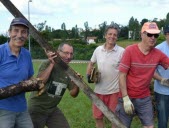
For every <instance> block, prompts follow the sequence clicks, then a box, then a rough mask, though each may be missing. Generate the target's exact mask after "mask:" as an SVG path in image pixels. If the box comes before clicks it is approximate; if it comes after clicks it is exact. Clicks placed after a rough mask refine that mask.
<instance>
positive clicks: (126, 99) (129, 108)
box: [123, 95, 134, 115]
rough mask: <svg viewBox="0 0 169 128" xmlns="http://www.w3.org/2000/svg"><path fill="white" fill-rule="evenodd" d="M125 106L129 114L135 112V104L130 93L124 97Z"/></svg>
mask: <svg viewBox="0 0 169 128" xmlns="http://www.w3.org/2000/svg"><path fill="white" fill-rule="evenodd" d="M123 107H124V111H125V112H126V114H128V115H132V114H134V106H133V104H132V102H131V100H130V98H129V97H128V95H127V96H124V97H123Z"/></svg>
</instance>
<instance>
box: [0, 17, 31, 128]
mask: <svg viewBox="0 0 169 128" xmlns="http://www.w3.org/2000/svg"><path fill="white" fill-rule="evenodd" d="M28 31H29V28H28V22H27V21H26V20H24V19H23V18H15V19H13V20H12V22H11V24H10V27H9V36H10V40H9V42H6V43H4V44H2V45H0V88H3V87H7V86H9V85H13V84H17V83H19V82H21V81H24V80H28V79H30V78H31V77H32V76H33V74H34V71H33V64H32V59H31V55H30V53H29V51H28V50H27V49H25V48H23V46H24V44H25V41H26V40H27V38H28V34H29V32H28ZM0 128H33V124H32V121H31V118H30V116H29V113H28V111H27V103H26V99H25V93H24V92H23V93H21V94H18V95H16V96H12V97H9V98H6V99H2V100H0Z"/></svg>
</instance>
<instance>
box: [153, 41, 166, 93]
mask: <svg viewBox="0 0 169 128" xmlns="http://www.w3.org/2000/svg"><path fill="white" fill-rule="evenodd" d="M156 48H157V49H159V50H161V51H162V52H163V53H164V54H166V55H167V56H168V57H169V44H168V43H167V42H166V41H164V42H162V43H161V44H159V45H157V46H156ZM157 72H158V74H159V75H160V76H162V77H163V78H169V70H165V69H164V68H163V67H162V66H158V67H157ZM154 91H155V92H157V93H159V94H163V95H169V87H166V86H164V85H161V84H160V81H157V80H155V81H154Z"/></svg>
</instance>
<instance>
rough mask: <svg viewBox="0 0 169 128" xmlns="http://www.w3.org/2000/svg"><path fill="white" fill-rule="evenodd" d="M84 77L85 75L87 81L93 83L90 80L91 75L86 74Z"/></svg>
mask: <svg viewBox="0 0 169 128" xmlns="http://www.w3.org/2000/svg"><path fill="white" fill-rule="evenodd" d="M86 77H87V81H88V83H94V81H91V79H90V77H91V75H89V74H87V75H86Z"/></svg>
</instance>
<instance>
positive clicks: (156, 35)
mask: <svg viewBox="0 0 169 128" xmlns="http://www.w3.org/2000/svg"><path fill="white" fill-rule="evenodd" d="M145 34H146V35H147V36H148V37H152V36H154V37H155V38H158V37H159V34H150V33H145Z"/></svg>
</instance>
